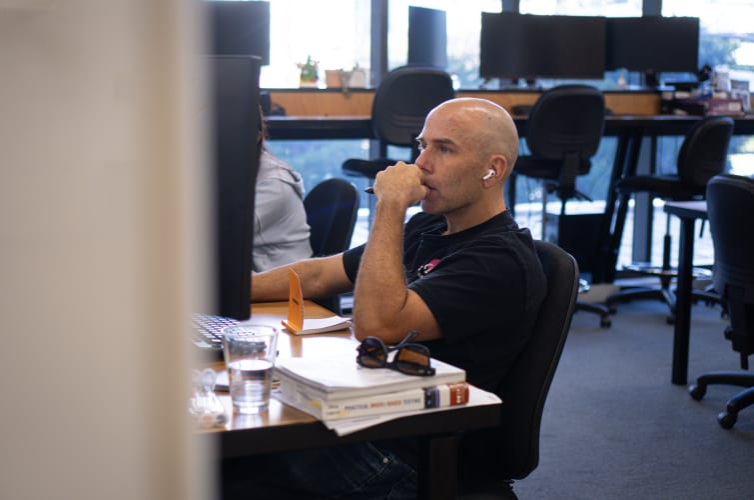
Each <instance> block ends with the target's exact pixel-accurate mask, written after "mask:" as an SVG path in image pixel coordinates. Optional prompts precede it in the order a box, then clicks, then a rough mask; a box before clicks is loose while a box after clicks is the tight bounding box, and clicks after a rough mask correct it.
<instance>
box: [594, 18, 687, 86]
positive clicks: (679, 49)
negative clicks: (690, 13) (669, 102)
mask: <svg viewBox="0 0 754 500" xmlns="http://www.w3.org/2000/svg"><path fill="white" fill-rule="evenodd" d="M606 28H607V31H606V35H605V42H606V51H605V66H606V69H607V70H617V69H626V70H628V71H639V72H642V73H644V74H645V75H646V76H647V80H648V81H647V84H652V80H653V79H655V80H656V75H657V74H658V73H662V72H674V73H696V72H697V70H698V68H699V18H697V17H660V16H645V17H612V18H607V19H606ZM655 84H656V83H655Z"/></svg>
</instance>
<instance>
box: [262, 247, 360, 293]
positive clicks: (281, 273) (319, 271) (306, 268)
mask: <svg viewBox="0 0 754 500" xmlns="http://www.w3.org/2000/svg"><path fill="white" fill-rule="evenodd" d="M342 258H343V256H342V254H338V255H333V256H330V257H322V258H316V259H307V260H302V261H299V262H295V263H292V264H289V265H284V266H280V267H276V268H274V269H270V270H269V271H265V272H262V273H257V274H254V275H252V278H251V300H252V302H267V301H276V300H288V291H289V277H288V269H289V268H291V269H293V270H294V271H296V273H297V274H298V276H299V278H300V279H301V288H302V292H303V294H304V297H305V298H316V297H326V296H328V295H333V294H337V293H343V292H346V291H348V290H350V289H351V283H350V281H348V277H347V276H346V274H345V271H344V270H343V264H342Z"/></svg>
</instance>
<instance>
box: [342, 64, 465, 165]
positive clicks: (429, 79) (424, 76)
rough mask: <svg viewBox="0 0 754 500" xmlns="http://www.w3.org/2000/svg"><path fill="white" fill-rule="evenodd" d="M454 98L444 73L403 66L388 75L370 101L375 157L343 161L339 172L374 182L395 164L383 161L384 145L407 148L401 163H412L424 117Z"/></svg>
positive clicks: (393, 161) (446, 75) (447, 76)
mask: <svg viewBox="0 0 754 500" xmlns="http://www.w3.org/2000/svg"><path fill="white" fill-rule="evenodd" d="M454 97H455V90H454V89H453V82H452V80H451V78H450V75H449V74H448V73H447V72H445V71H442V70H439V69H436V68H425V67H420V66H404V67H402V68H397V69H394V70H393V71H391V72H389V73H388V74H387V75H385V77H384V78H383V79H382V81H381V82H380V84H379V85H378V87H377V90H376V92H375V94H374V101H373V102H372V132H373V133H374V137H375V138H376V139H377V140H378V141H379V154H378V158H376V159H372V160H361V159H349V160H346V161H345V162H344V163H343V167H342V168H343V172H344V173H345V174H346V175H350V176H355V177H366V178H369V179H374V178H375V176H376V175H377V172H379V171H381V170H384V169H385V168H387V167H388V166H390V165H394V164H395V163H396V162H397V160H394V159H389V158H387V147H388V146H398V147H403V148H411V152H410V154H407V155H406V157H405V158H402V160H404V161H414V160H415V159H416V157H417V156H418V145H417V144H416V137H417V136H418V135H419V133H420V132H421V130H422V127H423V126H424V119H425V118H426V117H427V114H428V113H429V112H430V111H431V110H432V109H433V108H434V107H435V106H437V105H438V104H440V103H442V102H444V101H447V100H449V99H453V98H454Z"/></svg>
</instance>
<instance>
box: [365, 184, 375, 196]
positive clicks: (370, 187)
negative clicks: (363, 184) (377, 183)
mask: <svg viewBox="0 0 754 500" xmlns="http://www.w3.org/2000/svg"><path fill="white" fill-rule="evenodd" d="M364 192H365V193H368V194H374V188H373V187H372V186H369V187H368V188H365V189H364Z"/></svg>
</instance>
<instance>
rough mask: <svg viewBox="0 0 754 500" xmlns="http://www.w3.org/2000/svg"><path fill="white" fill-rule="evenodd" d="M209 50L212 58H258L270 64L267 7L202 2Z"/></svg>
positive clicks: (245, 3) (268, 9)
mask: <svg viewBox="0 0 754 500" xmlns="http://www.w3.org/2000/svg"><path fill="white" fill-rule="evenodd" d="M204 5H205V6H206V7H207V9H208V10H209V12H208V16H207V18H208V19H209V20H210V25H209V33H210V42H211V45H210V48H209V50H208V53H209V54H214V55H245V56H258V57H260V58H261V59H262V65H267V64H270V3H269V2H257V1H254V2H250V1H228V0H222V1H205V2H204Z"/></svg>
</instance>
